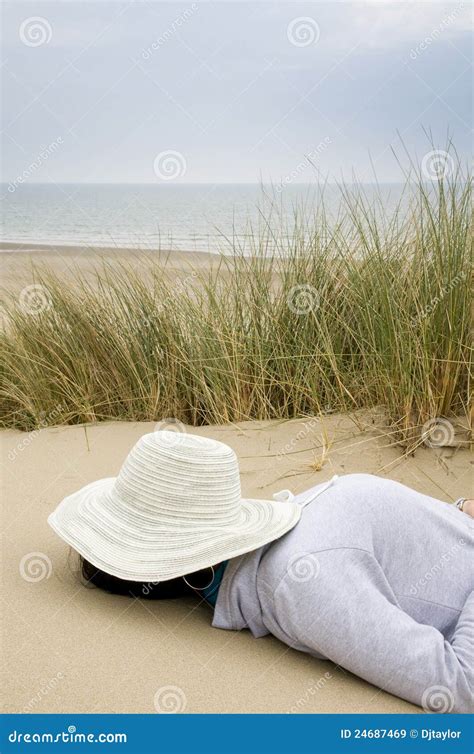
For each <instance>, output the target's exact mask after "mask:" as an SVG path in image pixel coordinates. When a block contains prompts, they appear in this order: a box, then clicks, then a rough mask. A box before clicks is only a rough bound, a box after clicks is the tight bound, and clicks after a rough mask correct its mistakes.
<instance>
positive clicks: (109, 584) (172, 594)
mask: <svg viewBox="0 0 474 754" xmlns="http://www.w3.org/2000/svg"><path fill="white" fill-rule="evenodd" d="M79 558H80V573H81V576H82V578H83V579H84V581H85V583H86V585H87V586H88V585H93V586H96V587H98V588H99V589H103V590H104V591H105V592H110V593H111V594H122V595H125V596H126V597H139V598H140V599H148V600H173V599H176V598H177V597H186V596H189V595H190V594H193V595H194V596H196V594H197V593H196V592H195V591H194V589H193V588H192V587H190V586H188V584H186V581H184V579H183V577H182V576H180V577H179V578H177V579H170V580H169V581H150V582H146V581H127V580H126V579H119V578H118V577H117V576H111V575H110V573H106V572H105V571H101V570H100V568H96V566H94V565H92V563H89V561H88V560H86V559H85V558H84V557H83V556H82V555H80V556H79ZM186 579H187V581H188V582H189V583H190V584H192V585H193V586H194V587H196V589H198V590H199V589H202V587H203V586H205V585H206V584H207V583H208V582H209V571H208V569H205V570H204V571H196V572H195V573H192V574H189V575H188V576H186Z"/></svg>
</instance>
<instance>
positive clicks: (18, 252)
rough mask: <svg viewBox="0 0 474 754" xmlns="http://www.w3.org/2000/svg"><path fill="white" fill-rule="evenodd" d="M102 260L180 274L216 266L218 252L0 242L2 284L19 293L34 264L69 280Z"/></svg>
mask: <svg viewBox="0 0 474 754" xmlns="http://www.w3.org/2000/svg"><path fill="white" fill-rule="evenodd" d="M104 264H112V265H114V264H117V265H119V264H124V265H127V266H128V267H130V268H132V269H135V270H136V271H137V272H138V274H140V275H142V277H143V279H145V280H146V277H147V275H148V273H149V272H150V270H151V269H153V268H154V267H155V266H156V265H159V266H161V267H166V269H167V270H168V272H169V273H170V274H175V275H179V274H181V273H183V272H185V271H186V270H188V269H189V266H190V265H192V267H193V270H195V269H196V270H206V269H209V268H212V267H213V266H217V264H218V256H217V255H216V254H210V253H207V252H201V251H189V252H187V251H176V250H173V251H167V250H160V249H156V250H154V251H149V250H146V249H132V248H129V249H126V248H116V247H113V246H109V247H95V246H80V245H77V246H73V245H71V246H65V245H61V244H57V245H54V244H40V243H38V244H32V243H16V244H14V243H8V242H1V243H0V280H1V281H2V283H1V285H2V288H3V289H5V290H7V291H9V292H11V293H13V294H18V293H20V292H21V290H22V289H23V288H24V287H25V286H27V285H31V284H32V283H33V282H34V278H35V275H34V273H33V267H36V268H37V269H38V268H43V269H44V268H47V269H49V270H51V272H53V273H54V274H55V275H58V276H59V277H61V278H62V279H63V280H66V281H67V282H68V283H69V284H70V283H74V281H77V277H78V273H79V274H82V275H84V276H85V277H86V279H88V280H93V279H94V276H95V270H96V269H97V268H98V267H99V268H100V267H101V266H103V265H104Z"/></svg>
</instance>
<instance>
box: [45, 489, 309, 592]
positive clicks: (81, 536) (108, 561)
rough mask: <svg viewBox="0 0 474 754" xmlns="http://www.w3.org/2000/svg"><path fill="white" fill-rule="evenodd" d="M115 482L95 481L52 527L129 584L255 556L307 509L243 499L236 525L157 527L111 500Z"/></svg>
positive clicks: (67, 503) (60, 510)
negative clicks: (255, 552)
mask: <svg viewBox="0 0 474 754" xmlns="http://www.w3.org/2000/svg"><path fill="white" fill-rule="evenodd" d="M114 483H115V478H114V477H111V478H108V479H100V480H98V481H96V482H92V483H91V484H88V485H87V486H85V487H83V488H82V489H80V490H78V491H77V492H75V493H74V494H72V495H69V496H68V497H66V498H64V500H63V501H62V502H61V503H60V504H59V505H58V507H57V508H56V510H55V511H54V512H53V513H51V515H50V516H49V518H48V523H49V525H50V526H51V527H52V529H54V531H55V532H56V533H57V534H58V535H59V536H60V537H61V539H63V540H64V541H65V542H66V543H67V544H69V545H70V546H71V547H73V548H74V549H75V550H76V551H77V552H78V553H80V554H81V555H82V556H83V557H84V558H86V560H88V561H89V562H90V563H92V565H94V566H95V567H96V568H99V569H101V570H103V571H105V572H106V573H108V574H110V575H112V576H117V577H118V578H121V579H126V580H127V581H147V582H148V581H149V582H152V581H153V582H158V581H169V580H170V579H174V578H177V577H179V576H185V575H187V574H191V573H193V572H195V571H199V570H201V569H202V568H206V567H209V566H211V565H216V564H217V563H220V562H222V561H223V560H229V559H230V558H235V557H237V556H238V555H243V554H245V553H246V552H251V551H252V550H256V549H257V548H259V547H262V546H263V545H265V544H268V543H269V542H273V541H274V540H275V539H278V538H279V537H281V536H282V535H283V534H285V533H286V532H287V531H289V530H290V529H292V528H293V527H294V526H295V524H296V523H297V522H298V520H299V518H300V516H301V507H300V506H299V505H297V504H296V503H291V502H284V503H281V502H276V501H273V500H254V499H242V500H241V506H240V511H239V517H238V520H237V521H236V522H235V523H233V524H232V526H225V527H224V526H212V527H211V526H205V525H203V526H202V528H196V526H195V524H194V525H191V524H186V525H185V524H181V525H180V526H179V527H176V526H174V527H169V526H168V527H167V526H160V525H157V524H156V523H155V522H153V521H152V520H150V519H149V518H146V517H144V518H143V520H142V521H137V519H133V520H132V519H130V518H128V517H127V515H126V511H125V510H123V509H122V508H121V507H120V505H117V504H116V503H114V500H113V497H112V495H111V493H112V489H113V486H114Z"/></svg>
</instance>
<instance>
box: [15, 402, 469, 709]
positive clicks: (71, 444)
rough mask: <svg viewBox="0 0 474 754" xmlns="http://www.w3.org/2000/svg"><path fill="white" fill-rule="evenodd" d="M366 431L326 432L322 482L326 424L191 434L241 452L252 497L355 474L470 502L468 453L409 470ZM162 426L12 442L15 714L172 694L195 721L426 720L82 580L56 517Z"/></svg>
mask: <svg viewBox="0 0 474 754" xmlns="http://www.w3.org/2000/svg"><path fill="white" fill-rule="evenodd" d="M356 419H357V420H356V421H354V420H353V419H351V418H349V417H347V416H345V417H341V416H332V417H327V418H326V419H325V420H324V430H325V431H326V432H327V436H328V438H329V439H330V440H332V443H333V444H332V447H331V448H330V450H329V453H328V455H327V457H326V460H325V462H324V465H323V468H322V470H320V471H315V470H312V469H311V468H310V465H311V463H312V462H313V461H314V459H315V458H316V460H317V461H319V459H320V454H321V447H318V446H321V433H322V430H323V428H322V426H321V423H320V422H319V421H316V420H307V421H306V422H303V421H292V422H272V423H268V422H252V423H243V424H240V425H238V426H223V427H206V428H200V429H193V430H191V431H193V432H197V433H198V434H201V435H206V436H212V437H215V438H218V439H220V440H223V441H224V442H227V443H228V444H229V445H231V446H232V447H233V448H234V449H235V451H236V452H237V454H238V456H239V459H240V464H241V471H242V486H243V492H244V494H245V495H247V496H255V497H269V496H270V495H271V493H273V492H275V491H276V490H279V489H282V488H290V489H292V490H293V491H294V492H298V491H301V490H303V489H305V488H307V487H309V486H311V485H312V484H316V483H318V482H319V481H324V480H326V479H328V478H329V477H330V476H331V475H332V474H334V473H350V472H354V471H367V472H371V473H380V474H386V475H388V476H390V477H392V478H394V479H397V480H399V481H402V482H404V483H406V484H409V485H411V486H413V487H415V488H417V489H419V490H420V491H423V492H426V493H429V494H431V495H434V496H436V497H439V498H440V499H445V500H454V499H455V498H456V497H457V496H460V495H461V494H463V493H464V494H466V489H467V485H468V482H469V471H470V461H469V456H468V451H467V449H465V448H459V449H456V450H455V449H444V450H440V449H430V448H425V447H423V448H420V449H419V450H418V451H417V453H416V455H415V456H414V457H410V458H403V457H401V455H400V449H399V448H396V447H393V446H391V445H390V438H387V437H384V436H383V435H382V434H381V432H380V431H378V430H377V429H375V426H376V425H377V424H380V417H378V416H376V415H374V414H370V415H369V414H358V415H357V418H356ZM153 427H154V425H153V424H152V423H107V424H101V425H97V426H90V425H89V426H87V427H81V426H77V427H66V428H51V429H44V430H41V431H38V432H33V433H30V434H26V433H20V432H17V431H11V430H8V431H3V432H2V433H1V440H2V448H3V460H4V471H3V479H4V490H3V495H2V500H3V502H4V512H3V522H4V526H3V529H4V537H3V552H4V563H3V582H4V616H5V618H4V641H3V646H4V657H5V661H6V676H7V680H6V681H5V683H4V694H3V698H4V700H6V703H5V705H4V711H10V712H19V711H25V712H26V711H31V712H153V711H154V709H155V708H154V698H155V694H156V693H157V692H158V691H159V690H161V689H163V688H164V687H168V686H172V687H174V692H173V693H174V694H175V695H176V694H177V695H178V697H179V699H180V700H181V702H180V704H182V705H184V706H182V707H181V708H182V709H185V710H186V711H187V712H288V711H296V712H332V713H334V712H354V713H356V712H416V711H418V708H416V707H414V706H412V705H410V704H408V703H406V702H404V701H402V700H400V699H397V698H395V697H393V696H391V695H389V694H386V693H384V692H383V691H380V690H378V689H376V688H374V687H372V686H371V685H369V684H368V683H365V682H363V681H361V680H359V679H357V678H355V677H354V676H352V675H350V674H348V673H346V672H344V671H343V670H341V669H335V668H334V667H333V665H332V664H331V663H329V662H322V661H317V660H314V659H312V658H311V657H309V656H306V655H304V654H301V653H298V652H296V651H294V650H290V649H288V648H287V647H285V646H284V645H283V644H281V643H280V642H279V641H277V640H276V639H273V638H271V637H267V638H263V639H258V640H255V639H253V638H252V637H251V636H250V634H249V633H248V632H245V631H244V632H240V633H233V632H226V631H219V630H217V629H213V628H212V627H211V626H210V619H211V613H210V609H209V608H208V607H207V606H206V605H204V604H201V605H199V604H198V603H197V602H194V601H193V600H192V599H190V600H188V601H187V602H181V601H174V602H166V603H163V602H162V603H160V602H156V603H146V602H143V601H133V600H131V599H128V598H121V597H114V596H109V595H106V594H103V593H100V592H99V591H97V590H95V589H92V590H90V589H86V588H85V587H84V586H82V585H81V584H80V583H79V582H78V581H77V580H76V576H75V574H74V573H73V570H74V566H75V561H74V560H73V559H71V558H68V552H67V548H66V547H65V545H63V543H62V542H61V541H60V540H59V539H58V538H57V537H56V536H55V534H54V533H53V532H52V531H51V530H50V529H49V527H48V525H47V523H46V517H47V515H48V514H49V512H50V511H51V510H52V509H53V508H54V507H55V505H56V504H57V503H58V502H59V501H60V500H61V499H62V497H63V496H65V495H66V494H69V493H70V492H72V491H73V490H75V489H77V488H78V487H80V486H82V485H84V484H86V483H88V482H90V481H92V480H94V479H96V478H99V477H105V476H112V475H114V474H115V473H116V472H117V471H118V469H119V467H120V465H121V462H122V460H123V458H124V457H125V455H126V454H127V452H128V450H129V448H130V447H131V445H132V444H133V443H134V442H135V441H136V440H137V439H138V437H139V436H140V435H141V434H143V433H145V432H148V431H150V430H152V429H153ZM316 465H318V463H317V464H316ZM35 553H36V554H37V555H34V554H35ZM35 558H36V560H37V565H38V568H37V569H36V570H35V568H34V563H33V561H34V560H35ZM22 574H23V575H22ZM25 576H26V577H27V578H25ZM28 579H29V580H28ZM176 689H177V691H176Z"/></svg>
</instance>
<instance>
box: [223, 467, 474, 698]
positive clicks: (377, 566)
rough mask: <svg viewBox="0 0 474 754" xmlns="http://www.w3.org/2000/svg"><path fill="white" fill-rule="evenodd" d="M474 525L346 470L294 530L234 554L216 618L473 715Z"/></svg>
mask: <svg viewBox="0 0 474 754" xmlns="http://www.w3.org/2000/svg"><path fill="white" fill-rule="evenodd" d="M318 489H322V488H317V487H315V488H313V489H312V490H309V491H308V492H306V493H303V494H301V495H298V496H297V497H296V498H295V501H296V502H298V503H300V504H302V505H304V503H305V500H307V499H308V496H311V497H312V496H314V494H315V493H317V492H318ZM473 523H474V522H473V519H472V518H470V517H469V516H467V515H466V514H465V513H462V512H461V511H459V510H458V509H457V508H456V507H455V506H453V505H449V504H448V503H444V502H441V501H439V500H435V499H434V498H431V497H428V496H426V495H422V494H420V493H418V492H415V491H414V490H412V489H410V488H408V487H405V486H404V485H402V484H399V483H398V482H393V481H390V480H388V479H383V478H381V477H376V476H371V475H369V474H350V475H347V476H343V477H340V478H338V479H336V481H335V482H334V483H333V484H332V485H331V486H329V488H326V489H322V491H321V493H320V494H319V495H318V496H317V497H316V499H314V500H313V502H310V503H309V504H308V505H306V507H304V510H303V511H302V515H301V519H300V521H299V523H298V524H297V525H296V526H295V528H294V529H292V530H291V531H290V532H288V533H287V534H285V535H284V536H283V537H281V538H280V539H278V540H276V541H275V542H272V543H271V544H270V545H265V546H264V547H262V548H260V549H259V550H255V551H254V552H251V553H248V554H247V555H243V556H241V557H239V558H235V559H233V560H231V561H230V563H229V565H228V566H227V568H226V572H225V574H224V579H223V581H222V584H221V587H220V590H219V596H218V599H217V604H216V609H215V613H214V620H213V626H215V627H217V628H224V629H237V630H239V629H242V628H249V629H250V631H251V632H252V634H253V635H254V636H255V637H260V636H264V635H266V634H268V633H271V634H273V635H274V636H276V637H277V638H278V639H280V640H281V641H283V642H285V644H287V645H289V646H291V647H294V648H295V649H297V650H299V651H301V652H308V653H309V654H311V655H314V656H315V657H318V658H326V659H330V660H332V661H333V662H335V663H337V664H338V665H341V666H342V667H344V668H346V669H347V670H349V671H351V672H352V673H355V674H357V675H359V676H361V677H362V678H364V679H365V680H367V681H369V682H370V683H373V684H374V685H376V686H378V687H380V688H382V689H384V690H386V691H389V692H390V693H392V694H395V695H397V696H400V697H402V698H404V699H407V700H409V701H410V702H413V703H414V704H418V705H420V706H423V707H424V708H425V709H426V710H430V711H439V712H472V711H473V688H474V681H473V670H474V571H473V563H474V559H473V554H474V537H473Z"/></svg>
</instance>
